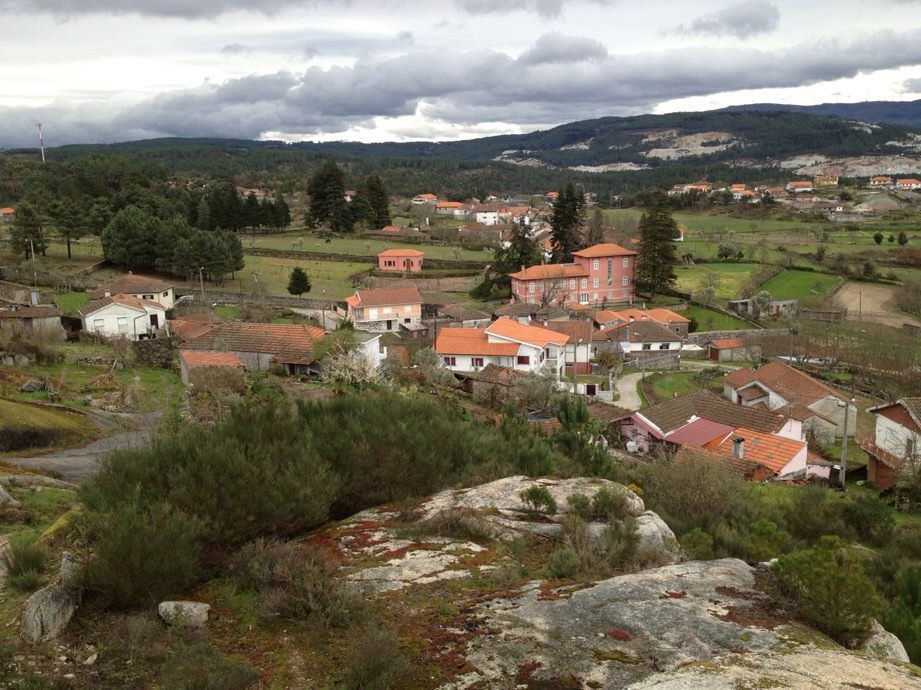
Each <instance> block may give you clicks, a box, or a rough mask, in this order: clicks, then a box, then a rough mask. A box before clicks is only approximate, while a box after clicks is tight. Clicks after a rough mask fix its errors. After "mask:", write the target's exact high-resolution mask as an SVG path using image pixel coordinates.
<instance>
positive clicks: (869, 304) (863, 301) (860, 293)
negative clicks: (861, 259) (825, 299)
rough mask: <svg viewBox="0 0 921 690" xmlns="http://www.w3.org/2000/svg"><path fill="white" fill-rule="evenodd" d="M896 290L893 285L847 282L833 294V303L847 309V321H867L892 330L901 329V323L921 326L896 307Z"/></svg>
mask: <svg viewBox="0 0 921 690" xmlns="http://www.w3.org/2000/svg"><path fill="white" fill-rule="evenodd" d="M898 289H899V288H898V287H896V286H894V285H880V284H878V283H860V282H854V281H848V282H847V283H845V284H844V286H843V287H842V288H841V289H840V290H838V291H837V292H836V293H835V303H836V304H838V305H839V306H842V307H847V318H848V320H849V321H869V322H871V323H878V324H882V325H884V326H891V327H892V328H901V327H902V324H903V323H910V324H914V325H916V326H921V321H919V320H918V319H916V318H913V317H911V316H909V315H908V314H905V313H903V312H901V311H899V309H898V308H897V307H896V305H895V295H896V290H898Z"/></svg>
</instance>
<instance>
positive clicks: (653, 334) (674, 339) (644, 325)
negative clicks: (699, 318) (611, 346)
mask: <svg viewBox="0 0 921 690" xmlns="http://www.w3.org/2000/svg"><path fill="white" fill-rule="evenodd" d="M603 332H604V333H606V334H608V335H609V337H610V339H611V340H612V341H613V342H615V343H617V346H618V351H619V352H620V353H621V354H622V355H623V357H624V359H628V360H629V359H637V358H639V357H650V356H652V355H666V354H672V355H674V356H675V357H678V356H680V352H681V337H680V336H678V335H676V334H675V333H673V332H672V331H670V330H669V329H667V328H665V327H664V326H661V325H659V324H657V323H656V322H655V321H649V320H647V319H642V320H639V321H631V322H630V323H625V324H620V325H615V326H609V327H608V328H606V329H604V331H603Z"/></svg>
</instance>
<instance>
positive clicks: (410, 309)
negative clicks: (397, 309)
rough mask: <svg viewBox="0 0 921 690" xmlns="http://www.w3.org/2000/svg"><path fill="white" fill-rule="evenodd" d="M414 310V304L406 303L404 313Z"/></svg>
mask: <svg viewBox="0 0 921 690" xmlns="http://www.w3.org/2000/svg"><path fill="white" fill-rule="evenodd" d="M412 310H413V308H412V306H411V305H409V304H407V305H405V306H404V307H403V313H404V314H408V313H410V312H411V311H412Z"/></svg>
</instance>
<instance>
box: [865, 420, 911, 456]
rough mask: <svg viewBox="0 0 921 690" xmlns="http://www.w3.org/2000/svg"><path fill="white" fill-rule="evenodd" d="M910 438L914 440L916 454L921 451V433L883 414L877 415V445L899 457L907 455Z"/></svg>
mask: <svg viewBox="0 0 921 690" xmlns="http://www.w3.org/2000/svg"><path fill="white" fill-rule="evenodd" d="M908 439H913V441H914V444H913V445H914V452H915V455H917V454H919V453H921V434H918V433H916V432H914V431H912V430H911V429H907V428H905V427H904V426H902V425H901V424H899V423H898V422H895V421H893V420H891V419H889V418H888V417H884V416H883V415H881V414H877V415H876V445H878V446H879V447H880V448H882V449H883V450H885V451H887V452H889V453H892V454H893V455H895V456H896V457H898V458H902V457H905V451H906V449H907V443H908Z"/></svg>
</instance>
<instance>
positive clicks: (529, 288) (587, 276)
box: [509, 243, 636, 305]
mask: <svg viewBox="0 0 921 690" xmlns="http://www.w3.org/2000/svg"><path fill="white" fill-rule="evenodd" d="M572 257H573V260H572V262H571V263H565V264H541V265H538V266H529V267H527V268H525V267H522V268H521V270H520V271H517V272H515V273H510V274H509V277H510V278H511V279H512V299H513V300H515V301H518V302H526V303H528V304H554V303H555V304H560V305H565V304H569V305H588V304H602V303H606V302H630V301H632V300H633V294H634V271H635V269H636V252H634V251H631V250H629V249H624V248H623V247H621V246H619V245H616V244H612V243H602V244H596V245H593V246H591V247H586V248H585V249H580V250H579V251H576V252H573V254H572Z"/></svg>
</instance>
